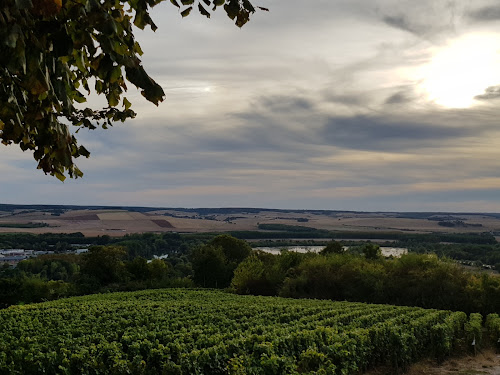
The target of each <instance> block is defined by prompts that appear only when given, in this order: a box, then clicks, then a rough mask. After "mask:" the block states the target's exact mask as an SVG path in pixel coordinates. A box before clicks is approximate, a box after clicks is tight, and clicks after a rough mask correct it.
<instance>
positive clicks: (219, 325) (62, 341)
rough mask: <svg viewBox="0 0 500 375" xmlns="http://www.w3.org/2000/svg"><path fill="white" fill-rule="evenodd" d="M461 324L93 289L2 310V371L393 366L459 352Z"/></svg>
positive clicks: (436, 317)
mask: <svg viewBox="0 0 500 375" xmlns="http://www.w3.org/2000/svg"><path fill="white" fill-rule="evenodd" d="M467 320H468V319H467V317H466V315H465V314H464V313H461V312H455V313H453V312H450V311H441V310H426V309H421V308H415V307H401V306H391V305H369V304H363V303H353V302H332V301H319V300H293V299H284V298H277V297H254V296H238V295H232V294H228V293H223V292H220V291H210V290H186V289H184V290H182V289H178V290H174V289H170V290H152V291H141V292H131V293H113V294H105V295H92V296H86V297H78V298H69V299H63V300H59V301H53V302H46V303H41V304H36V305H25V306H12V307H10V308H8V309H6V310H0V369H1V371H0V372H2V373H9V374H42V373H65V374H81V373H87V374H94V373H100V374H111V373H112V374H121V373H132V374H139V373H140V374H186V375H187V374H189V375H191V374H200V375H208V374H299V373H300V374H311V375H312V374H355V373H358V372H359V371H362V370H364V369H367V368H372V367H376V366H379V365H384V366H392V367H393V368H394V370H395V371H396V369H401V368H404V367H406V366H407V365H408V364H410V363H411V362H414V361H415V360H418V359H420V358H422V357H438V358H442V357H444V356H446V355H448V354H450V353H451V352H453V351H455V350H457V349H458V348H459V347H460V345H461V343H462V342H463V340H466V341H468V340H469V339H470V338H469V335H470V334H474V333H475V331H471V330H468V329H467V328H466V323H467ZM467 324H468V323H467ZM478 329H479V330H480V329H481V327H480V326H479V328H478ZM471 337H472V336H471ZM478 342H479V341H478Z"/></svg>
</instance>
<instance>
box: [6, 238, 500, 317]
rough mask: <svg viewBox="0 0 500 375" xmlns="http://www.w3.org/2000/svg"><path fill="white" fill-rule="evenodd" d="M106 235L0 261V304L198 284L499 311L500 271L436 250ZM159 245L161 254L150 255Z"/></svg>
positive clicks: (260, 292)
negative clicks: (267, 248)
mask: <svg viewBox="0 0 500 375" xmlns="http://www.w3.org/2000/svg"><path fill="white" fill-rule="evenodd" d="M100 239H101V240H103V238H102V237H101V238H100ZM104 239H106V238H104ZM108 240H109V242H111V243H108V244H106V245H97V246H91V247H90V250H89V252H88V253H85V254H81V255H76V254H62V253H61V254H51V255H42V256H39V257H38V258H32V259H28V260H24V261H22V262H20V263H19V264H18V266H17V267H16V268H10V267H8V266H4V267H3V268H0V306H2V307H6V306H8V305H11V304H17V303H28V302H38V301H43V300H51V299H57V298H60V297H66V296H71V295H80V294H90V293H97V292H107V291H125V290H139V289H148V288H160V287H170V286H177V287H180V286H188V287H192V286H199V287H206V288H222V289H223V288H229V289H231V290H233V291H234V292H236V293H241V294H256V295H279V296H286V297H295V298H320V299H333V300H350V301H360V302H371V303H387V304H396V305H408V306H421V307H425V308H438V309H449V310H461V311H465V312H470V313H472V312H480V313H482V314H483V315H486V314H489V313H494V312H498V311H500V278H498V277H495V276H491V275H489V274H486V273H482V274H479V273H473V272H468V271H467V270H466V269H465V268H463V267H461V266H459V265H458V264H456V262H453V261H451V260H442V259H439V258H438V257H437V256H436V255H433V254H408V255H405V256H403V257H401V258H399V259H385V258H382V257H381V256H380V251H379V250H380V249H379V248H378V246H377V245H374V244H373V243H367V244H365V245H363V246H358V247H357V248H356V249H355V250H356V252H355V253H344V252H343V247H342V245H341V244H340V243H339V242H335V241H332V242H329V243H328V245H327V246H326V248H325V250H324V251H323V252H322V253H321V254H314V253H306V254H301V253H296V252H290V251H282V252H281V253H280V254H279V255H273V254H269V253H265V252H260V251H253V250H252V249H251V248H250V246H249V245H248V243H247V242H246V241H244V240H241V239H237V238H235V237H232V236H230V235H227V234H226V235H218V236H213V235H209V236H206V235H201V236H200V235H188V236H181V235H179V234H175V233H167V234H161V235H160V234H151V233H148V234H142V235H130V236H125V237H122V238H119V239H116V238H115V239H112V238H109V239H108ZM464 246H465V245H464ZM476 246H479V245H476ZM483 246H485V245H483ZM353 252H354V251H353ZM156 255H163V257H162V258H163V259H159V258H157V259H153V260H151V258H154V257H155V256H156ZM147 258H148V259H150V260H149V261H148V260H147Z"/></svg>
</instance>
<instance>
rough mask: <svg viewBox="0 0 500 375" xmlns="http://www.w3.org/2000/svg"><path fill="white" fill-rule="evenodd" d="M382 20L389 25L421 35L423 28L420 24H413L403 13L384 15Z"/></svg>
mask: <svg viewBox="0 0 500 375" xmlns="http://www.w3.org/2000/svg"><path fill="white" fill-rule="evenodd" d="M383 21H384V23H386V24H387V25H389V26H392V27H395V28H396V29H401V30H404V31H407V32H409V33H411V34H416V35H421V34H422V33H423V28H422V27H421V26H419V25H416V24H414V23H413V22H411V21H410V20H409V19H408V18H407V17H406V16H404V15H397V16H385V17H384V18H383Z"/></svg>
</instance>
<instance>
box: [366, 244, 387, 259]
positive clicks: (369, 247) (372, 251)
mask: <svg viewBox="0 0 500 375" xmlns="http://www.w3.org/2000/svg"><path fill="white" fill-rule="evenodd" d="M361 250H362V252H363V254H365V258H366V259H377V258H379V257H380V256H381V255H382V253H381V250H380V246H379V245H376V244H374V243H371V242H368V243H366V244H364V245H363V247H362V248H361Z"/></svg>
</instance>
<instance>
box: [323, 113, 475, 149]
mask: <svg viewBox="0 0 500 375" xmlns="http://www.w3.org/2000/svg"><path fill="white" fill-rule="evenodd" d="M476 133H477V129H472V128H468V127H460V128H459V127H450V126H443V125H437V124H434V125H428V124H426V123H420V122H409V121H400V122H393V120H390V119H389V118H384V117H367V116H354V117H332V118H330V119H328V121H327V123H326V124H325V126H324V127H323V129H322V130H321V132H320V136H321V137H323V138H324V139H325V140H327V141H328V142H329V143H331V144H332V145H336V146H340V147H343V148H351V149H359V150H373V151H381V150H385V151H397V150H406V149H408V148H412V149H418V148H422V147H430V146H433V145H440V144H442V143H443V141H449V140H451V139H456V138H463V137H468V136H472V135H474V134H476Z"/></svg>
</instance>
